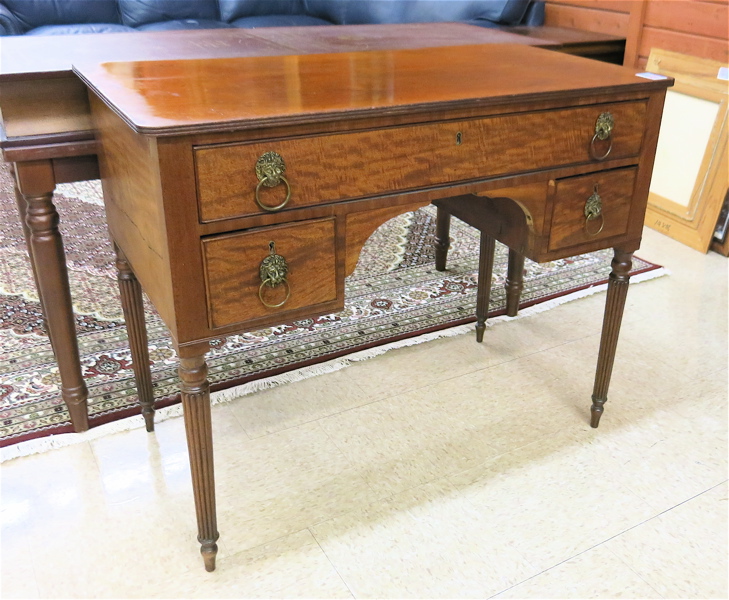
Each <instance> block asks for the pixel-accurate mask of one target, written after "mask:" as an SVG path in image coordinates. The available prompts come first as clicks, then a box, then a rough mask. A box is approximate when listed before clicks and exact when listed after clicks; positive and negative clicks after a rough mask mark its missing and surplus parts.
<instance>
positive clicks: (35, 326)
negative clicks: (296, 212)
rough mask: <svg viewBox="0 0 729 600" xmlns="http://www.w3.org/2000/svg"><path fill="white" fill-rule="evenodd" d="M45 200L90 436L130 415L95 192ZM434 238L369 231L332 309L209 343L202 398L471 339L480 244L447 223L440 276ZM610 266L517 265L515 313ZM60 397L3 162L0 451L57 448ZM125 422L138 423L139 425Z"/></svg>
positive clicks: (581, 290) (129, 375)
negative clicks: (62, 261)
mask: <svg viewBox="0 0 729 600" xmlns="http://www.w3.org/2000/svg"><path fill="white" fill-rule="evenodd" d="M57 192H58V193H57V196H56V200H55V202H56V206H57V208H58V212H59V214H60V216H61V232H62V234H63V239H64V243H65V250H66V255H67V260H68V265H69V278H70V283H71V292H72V296H73V300H74V307H75V310H76V315H77V318H76V328H77V333H78V341H79V348H80V353H81V359H82V368H83V373H84V376H85V380H86V383H87V386H88V389H89V420H90V423H91V427H92V430H91V431H93V430H94V428H97V427H99V426H102V427H107V425H105V424H109V423H111V422H115V423H116V422H119V420H121V419H125V418H126V417H130V416H132V415H138V414H139V409H138V406H137V396H136V390H135V386H134V376H133V372H132V365H131V357H130V352H129V347H128V342H127V336H126V329H125V327H124V323H123V318H122V313H121V306H120V301H119V292H118V289H117V284H116V272H115V267H114V262H113V255H112V249H111V245H110V243H109V241H108V236H107V234H106V225H105V221H104V210H103V202H102V199H101V187H100V184H99V182H98V181H95V182H82V183H76V184H67V185H61V186H59V187H58V190H57ZM434 228H435V209H434V208H433V207H427V208H424V209H421V210H418V211H415V212H412V213H407V214H404V215H401V216H399V217H397V218H395V219H392V220H391V221H389V222H387V223H385V224H384V225H383V226H382V227H380V228H379V229H378V230H377V231H376V232H375V233H374V234H373V236H372V237H371V238H370V239H369V241H368V242H367V244H366V245H365V247H364V249H363V251H362V254H361V256H360V259H359V263H358V265H357V268H356V270H355V272H354V273H353V274H352V275H351V276H350V277H349V278H348V279H347V283H346V306H345V309H344V310H343V311H342V312H340V313H336V314H330V315H325V316H322V317H318V318H315V319H306V320H301V321H293V322H288V323H281V324H280V325H278V326H276V327H270V328H266V329H262V330H260V331H252V332H250V333H246V334H243V335H234V336H230V337H228V338H227V339H220V340H216V341H215V342H214V343H213V348H212V350H211V352H210V354H209V355H208V365H209V377H210V382H211V388H212V390H213V391H216V390H226V391H224V392H218V393H216V394H213V401H222V400H227V399H229V398H231V397H236V396H240V395H242V394H245V393H249V392H250V391H253V390H255V389H260V388H263V387H269V386H272V385H277V384H279V383H285V382H288V381H294V380H297V379H301V378H303V377H306V376H310V375H312V374H316V373H317V372H324V371H327V370H334V369H336V368H341V366H343V365H345V364H346V363H347V362H348V361H350V360H361V359H362V358H366V357H369V356H373V355H375V354H378V353H381V352H382V351H384V349H388V348H391V347H395V346H397V345H407V344H412V343H418V342H420V341H424V340H427V339H432V338H433V337H438V336H442V335H453V334H455V333H460V332H463V331H471V330H472V326H471V325H468V326H465V324H466V323H471V322H473V321H474V320H475V299H476V286H477V270H478V248H479V233H478V231H476V230H474V229H472V228H470V227H468V226H467V225H465V224H463V223H461V222H460V221H458V220H456V219H454V220H453V224H452V228H451V236H452V238H453V239H452V246H451V250H450V252H449V257H448V270H447V271H446V272H443V273H441V272H438V271H436V270H435V268H434V250H433V244H432V239H433V232H434ZM611 257H612V252H611V251H609V250H608V251H604V252H597V253H592V254H587V255H584V256H579V257H575V258H570V259H564V260H559V261H555V262H552V263H547V264H543V265H537V264H536V263H532V262H530V261H527V264H526V275H525V284H524V291H523V293H522V304H521V306H522V311H523V308H527V307H530V306H532V309H529V308H527V311H526V312H528V311H529V310H532V312H534V311H535V310H539V309H540V308H547V307H549V306H551V305H553V304H555V303H560V302H563V301H565V300H567V299H571V298H574V297H578V296H580V295H585V294H587V293H591V292H592V291H595V290H598V289H600V288H599V287H596V286H600V285H601V284H604V283H605V282H606V280H607V276H608V274H609V272H610V260H611ZM506 261H507V250H506V248H505V247H503V246H501V245H497V256H496V262H495V266H494V281H493V291H492V298H491V306H490V312H489V315H490V316H498V315H503V314H504V312H505V311H504V305H505V297H504V290H503V283H504V276H505V272H506ZM632 273H633V275H639V276H640V277H638V278H636V277H634V279H633V281H637V280H638V279H640V278H650V277H654V276H657V275H659V274H660V273H661V269H660V267H658V266H656V265H653V264H651V263H647V262H645V261H642V260H640V259H636V260H635V261H634V263H633V271H632ZM523 312H524V311H523ZM146 313H147V315H146V316H147V327H148V333H149V347H150V352H149V354H150V361H151V369H152V376H153V382H154V391H155V398H156V399H157V400H156V407H157V408H158V409H160V408H163V407H166V406H171V405H173V404H176V403H178V402H179V397H178V394H177V389H178V380H177V360H176V357H175V354H174V352H173V350H172V346H171V341H170V338H169V335H168V333H167V330H166V328H165V326H164V325H163V323H162V321H161V320H160V319H159V317H158V316H157V314H156V313H155V311H154V309H153V308H152V306H151V305H149V304H147V306H146ZM459 326H460V327H459ZM240 386H242V387H240ZM231 388H233V389H231ZM59 390H60V380H59V377H58V370H57V368H56V366H55V362H54V357H53V352H52V350H51V346H50V344H49V342H48V338H47V337H46V336H45V334H44V331H43V319H42V315H41V311H40V306H39V304H38V296H37V293H36V291H35V286H34V284H33V276H32V272H31V269H30V265H29V261H28V256H27V252H26V248H25V242H24V239H23V234H22V230H21V228H20V224H19V222H18V217H17V210H16V205H15V198H14V195H13V186H12V179H11V176H10V174H9V172H8V170H7V168H6V167H5V166H4V165H2V169H1V170H0V445H1V446H8V445H14V444H17V443H19V442H24V441H27V440H34V439H35V438H47V440H53V439H55V440H58V439H61V438H63V437H64V436H60V437H59V436H58V434H62V433H69V432H71V431H72V429H71V425H70V421H69V416H68V412H67V411H66V408H65V406H64V404H63V401H62V400H61V397H60V392H59ZM292 401H295V399H292ZM172 408H175V409H179V407H172ZM135 418H137V419H139V422H138V425H139V426H141V423H142V421H141V417H135ZM125 420H126V421H129V420H130V419H125ZM127 428H128V427H127ZM48 436H52V438H48ZM65 437H68V436H65ZM37 441H39V442H40V441H43V440H37ZM61 445H63V444H61ZM52 446H53V444H52V443H51V444H50V445H47V446H46V447H52ZM7 450H10V448H8V449H7Z"/></svg>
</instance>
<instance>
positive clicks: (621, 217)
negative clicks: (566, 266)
mask: <svg viewBox="0 0 729 600" xmlns="http://www.w3.org/2000/svg"><path fill="white" fill-rule="evenodd" d="M636 173H637V168H635V167H631V168H627V169H615V170H613V171H604V172H601V173H593V174H591V175H582V176H580V177H569V178H566V179H560V180H557V188H556V192H555V197H554V207H553V211H552V227H551V232H550V236H549V249H550V250H559V249H563V248H569V247H571V246H576V245H578V244H582V243H585V242H593V241H595V240H601V239H607V238H611V237H614V236H617V235H624V234H625V233H627V231H628V221H629V218H630V206H631V202H632V200H633V187H634V185H635V176H636ZM588 213H589V214H590V217H589V218H588V216H587V214H588Z"/></svg>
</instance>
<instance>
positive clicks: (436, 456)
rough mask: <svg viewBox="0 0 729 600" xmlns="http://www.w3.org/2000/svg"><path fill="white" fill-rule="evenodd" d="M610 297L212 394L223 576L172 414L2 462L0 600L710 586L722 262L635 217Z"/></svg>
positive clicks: (537, 594)
mask: <svg viewBox="0 0 729 600" xmlns="http://www.w3.org/2000/svg"><path fill="white" fill-rule="evenodd" d="M639 254H640V255H641V256H643V257H644V258H647V259H649V260H653V261H657V262H660V263H662V264H664V265H666V266H667V267H668V268H669V269H670V270H671V271H672V273H673V275H672V276H671V277H664V278H661V279H658V280H655V281H650V282H645V283H641V284H639V285H635V286H633V287H632V288H631V290H630V292H629V294H628V304H627V307H626V314H625V319H624V327H623V335H622V337H621V341H620V345H619V348H618V357H617V361H616V365H615V370H614V373H613V383H612V387H611V394H610V401H609V402H608V404H607V407H606V412H605V415H604V416H603V420H602V424H601V426H600V428H599V429H598V430H593V429H591V428H590V427H589V426H588V424H587V423H588V420H589V410H588V407H589V397H590V393H591V381H592V374H593V370H594V365H595V360H596V355H597V347H598V339H599V328H600V322H601V318H602V306H603V303H604V294H599V295H596V296H592V297H589V298H585V299H582V300H579V301H576V302H573V303H570V304H566V305H563V306H561V307H558V308H556V309H554V310H552V311H550V312H547V313H543V314H539V315H536V316H532V317H527V318H523V319H519V320H515V321H509V322H502V323H497V324H495V325H494V326H493V327H490V328H489V329H488V330H487V333H486V340H485V343H484V344H483V345H477V344H476V342H475V341H474V338H473V336H472V335H465V336H459V337H455V338H448V339H442V340H436V341H434V342H430V343H427V344H422V345H419V346H414V347H410V348H405V349H401V350H396V351H392V352H390V353H388V354H386V355H384V356H381V357H378V358H375V359H373V360H370V361H367V362H363V363H359V364H356V365H354V366H351V367H349V368H347V369H345V370H342V371H339V372H336V373H333V374H329V375H324V376H320V377H316V378H313V379H309V380H306V381H303V382H300V383H296V384H291V385H288V386H284V387H279V388H276V389H272V390H269V391H266V392H262V393H257V394H254V395H252V396H247V397H245V398H242V399H239V400H237V401H234V402H232V403H230V404H227V405H221V406H216V407H215V408H214V409H213V421H214V435H215V438H216V445H215V452H216V456H215V462H216V468H217V472H216V478H217V490H218V523H219V528H220V532H221V539H220V542H219V546H220V553H219V555H218V569H217V570H216V571H215V572H214V573H211V574H208V573H206V572H205V571H204V570H203V566H202V561H201V559H200V557H199V554H198V545H197V543H196V541H195V533H196V529H195V524H194V507H193V500H192V491H191V487H190V477H189V472H188V464H187V455H186V446H185V436H184V430H183V423H182V420H181V419H180V418H177V419H171V420H168V421H164V422H162V423H159V424H158V426H157V431H156V433H155V434H153V435H150V434H147V433H145V432H144V431H142V430H133V431H129V432H125V433H119V434H113V435H109V436H106V437H103V438H101V439H98V440H95V441H92V442H85V443H82V444H78V445H74V446H69V447H66V448H63V449H60V450H55V451H51V452H47V453H44V454H41V455H35V456H29V457H25V458H20V459H15V460H12V461H9V462H6V463H4V464H3V465H2V469H1V471H0V472H1V475H2V517H3V524H2V597H3V598H11V597H28V598H30V597H34V598H66V597H68V598H71V597H80V598H102V597H123V598H126V597H128V598H141V597H144V598H182V597H206V598H219V597H238V598H240V597H265V598H268V597H322V598H328V597H341V598H348V597H352V596H354V597H357V598H372V597H377V598H409V597H419V598H442V597H448V598H469V597H473V598H488V597H499V598H662V597H663V598H679V597H680V598H717V597H727V259H725V258H723V257H721V256H719V255H717V254H713V253H712V254H709V255H706V256H704V255H702V254H700V253H698V252H695V251H693V250H690V249H688V248H686V247H684V246H681V245H680V244H678V243H676V242H674V241H672V240H670V239H668V238H665V237H662V236H660V235H659V234H657V233H655V232H653V231H649V230H647V231H646V234H645V240H644V247H643V249H642V250H641V251H640V253H639Z"/></svg>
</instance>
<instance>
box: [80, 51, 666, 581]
mask: <svg viewBox="0 0 729 600" xmlns="http://www.w3.org/2000/svg"><path fill="white" fill-rule="evenodd" d="M75 71H76V72H77V73H78V75H79V76H80V78H81V79H82V80H83V81H84V82H85V83H86V84H87V85H88V87H89V89H90V91H91V93H90V101H91V108H92V114H93V119H94V126H95V128H96V130H97V132H98V143H99V147H98V151H99V164H100V170H101V177H102V184H103V187H104V197H105V202H106V212H107V219H108V223H109V229H110V232H111V236H112V238H113V240H114V243H115V245H116V247H117V252H118V266H119V270H120V273H121V274H122V277H123V279H124V281H125V282H126V288H125V289H126V293H124V294H123V302H124V305H125V314H126V315H127V322H128V327H129V331H130V337H131V339H132V348H133V349H134V348H137V350H136V351H135V352H136V354H135V355H134V361H135V364H136V368H137V369H138V371H140V372H142V371H144V370H146V369H148V363H144V362H143V361H142V362H140V361H139V360H138V359H139V354H138V352H139V344H138V343H137V342H138V341H139V340H140V339H143V337H144V319H143V312H142V308H141V293H140V284H141V287H142V288H144V290H145V291H146V292H147V294H148V295H149V297H150V299H151V301H152V302H153V303H154V305H155V306H156V308H157V310H158V312H159V313H160V315H161V317H162V319H163V320H164V321H165V323H166V324H167V326H168V327H169V329H170V331H171V333H172V337H173V339H174V342H175V345H176V349H177V353H178V355H179V358H180V367H179V374H180V379H181V391H182V402H183V407H184V413H185V425H186V431H187V442H188V449H189V455H190V464H191V470H192V481H193V490H194V497H195V505H196V510H197V522H198V533H199V535H198V540H199V542H200V544H201V552H202V554H203V558H204V562H205V567H206V569H207V570H213V569H214V568H215V556H216V553H217V545H216V541H217V539H218V530H217V524H216V510H215V486H214V477H213V440H212V432H211V422H210V402H209V387H208V381H207V376H206V373H207V367H206V363H205V355H206V352H207V350H208V349H209V342H210V340H211V339H215V338H218V337H221V336H225V335H227V334H232V333H238V332H242V331H246V330H249V329H254V328H258V327H263V326H267V325H273V324H276V323H280V322H282V321H284V320H288V319H301V318H305V317H311V316H314V315H316V314H321V313H328V312H331V311H335V310H339V309H341V308H342V307H343V303H344V278H345V276H346V275H347V274H348V273H350V272H351V271H352V270H353V269H354V266H355V264H356V261H357V256H358V253H359V251H360V249H361V247H362V245H363V244H364V242H365V240H366V239H367V238H368V236H369V235H370V234H371V233H372V232H373V231H374V229H375V228H376V227H377V226H379V225H380V224H382V223H383V222H384V221H386V220H387V219H389V218H391V217H393V216H395V215H397V214H399V213H402V212H405V211H410V210H413V209H415V208H417V207H419V206H423V205H426V204H428V203H430V202H432V201H434V200H439V201H441V202H446V203H447V208H448V210H449V211H451V212H453V213H455V214H458V213H459V212H461V213H463V214H464V215H470V216H471V217H472V218H471V220H472V221H474V222H475V223H476V225H480V226H482V227H483V229H484V230H485V231H487V233H485V234H482V235H483V239H492V238H493V237H496V238H499V239H503V240H504V241H506V242H507V243H509V245H510V246H512V247H518V249H519V250H520V251H523V252H524V253H525V254H526V255H527V256H530V257H531V258H534V259H536V260H551V259H556V258H559V257H566V256H571V255H575V254H579V253H583V252H588V251H592V250H597V249H599V248H605V247H614V249H615V259H614V261H613V268H612V273H611V275H610V283H609V289H608V294H607V307H606V312H605V318H604V325H603V333H602V341H601V347H600V354H599V357H598V367H597V374H596V379H595V388H594V390H593V401H592V415H593V416H592V425H593V426H594V427H596V426H597V424H598V421H599V418H600V415H601V413H602V410H603V404H604V403H605V400H606V399H607V388H608V383H609V379H610V373H611V370H612V364H613V359H614V354H615V346H616V343H617V336H618V330H619V327H620V321H621V317H622V311H623V306H624V300H625V294H626V292H627V285H628V279H629V276H628V272H629V269H630V261H631V256H632V253H633V252H634V251H635V250H636V249H637V248H638V247H639V244H640V237H641V231H642V226H643V216H644V212H645V207H646V200H647V195H648V185H649V181H650V176H651V170H652V165H653V159H654V154H655V147H656V140H657V137H658V130H659V124H660V119H661V112H662V106H663V100H664V97H665V90H666V87H667V86H668V85H669V84H670V81H667V80H663V81H652V80H647V79H642V78H639V77H637V76H636V75H635V72H633V71H631V70H628V69H624V68H622V67H617V66H613V65H607V64H601V63H595V62H593V61H589V60H586V59H583V58H578V57H574V56H569V55H561V54H558V53H553V52H547V51H544V50H539V49H535V48H531V47H527V46H516V45H500V44H496V45H479V46H459V47H447V48H445V47H444V48H426V49H416V50H390V51H373V52H349V53H339V54H309V55H291V56H275V57H255V58H229V59H218V60H185V61H147V62H116V63H104V64H101V65H91V66H84V65H79V66H77V67H75ZM484 245H485V246H486V247H488V245H489V244H482V246H484ZM481 262H482V266H483V265H485V264H487V262H488V261H484V260H483V257H482V261H481ZM482 279H483V278H482Z"/></svg>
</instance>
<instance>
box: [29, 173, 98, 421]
mask: <svg viewBox="0 0 729 600" xmlns="http://www.w3.org/2000/svg"><path fill="white" fill-rule="evenodd" d="M15 175H16V181H17V184H18V189H19V190H20V193H21V195H22V196H23V198H24V199H25V201H26V204H27V208H26V223H27V225H28V229H29V230H30V252H31V254H32V259H31V260H32V261H33V263H34V264H35V275H36V282H37V284H38V295H39V297H40V303H41V306H42V307H43V310H44V314H45V318H46V323H47V325H48V336H49V337H50V339H51V345H52V346H53V350H54V352H55V355H56V362H57V363H58V371H59V374H60V377H61V396H62V398H63V400H64V402H65V403H66V406H67V407H68V412H69V413H70V415H71V424H72V425H73V428H74V431H76V432H79V431H86V430H87V429H88V428H89V417H88V408H87V401H86V399H87V397H88V390H87V389H86V384H85V383H84V379H83V375H82V373H81V360H80V357H79V351H78V342H77V340H76V320H75V319H74V315H73V304H72V303H71V290H70V288H69V285H68V271H67V269H66V256H65V253H64V251H63V240H62V239H61V235H60V233H59V232H58V213H57V212H56V207H55V206H54V204H53V190H54V189H55V180H54V176H53V166H52V164H51V162H50V161H32V162H24V163H16V164H15Z"/></svg>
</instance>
